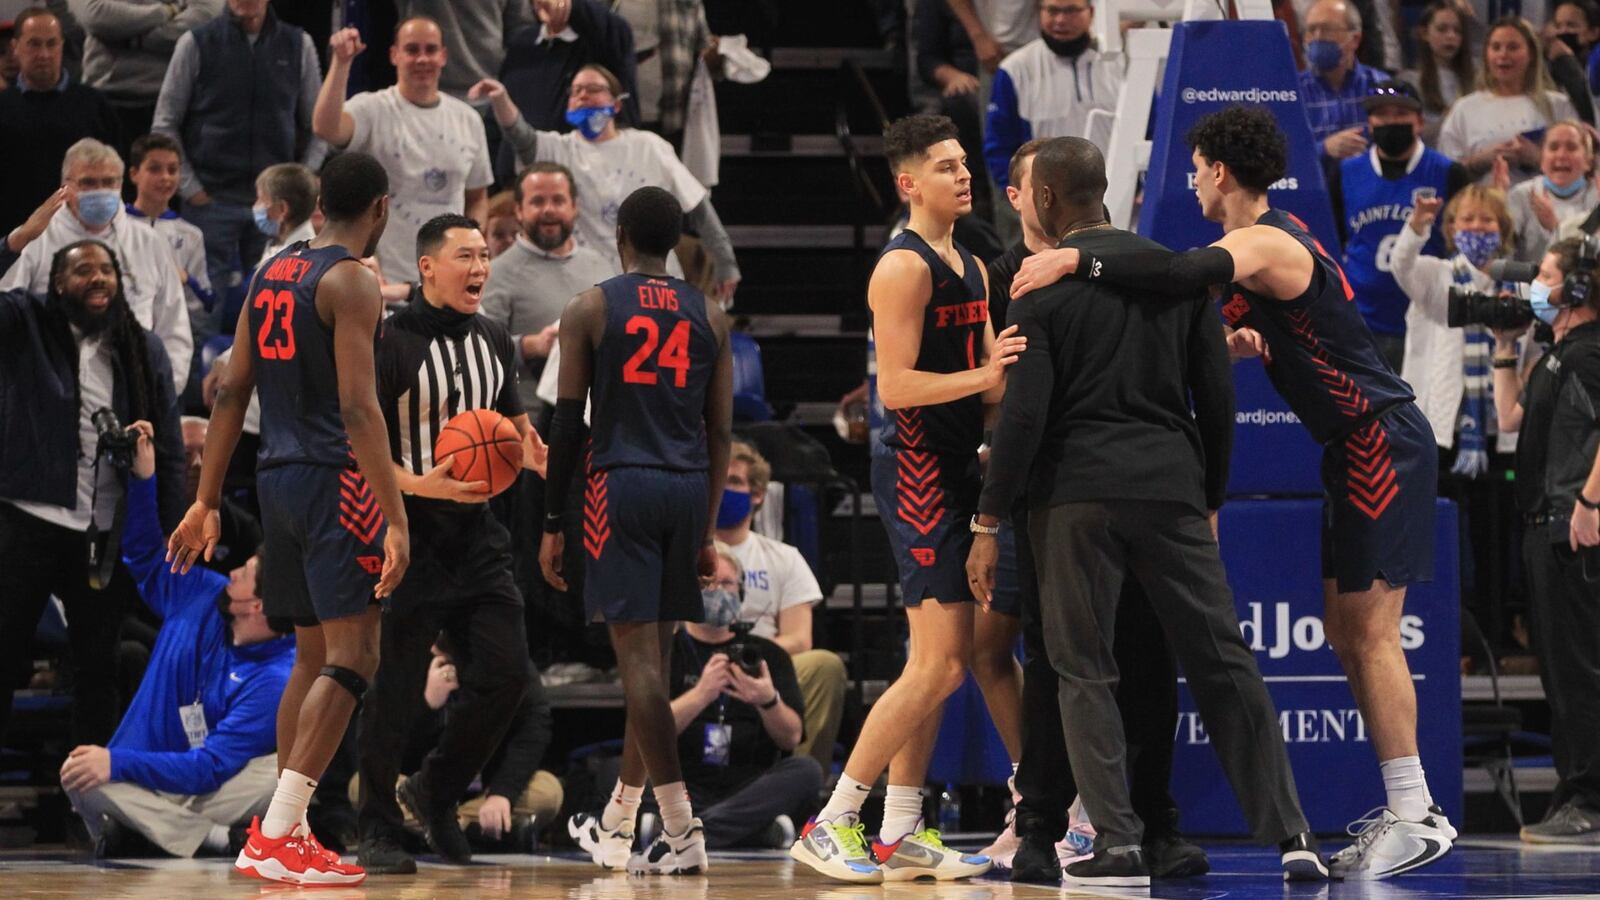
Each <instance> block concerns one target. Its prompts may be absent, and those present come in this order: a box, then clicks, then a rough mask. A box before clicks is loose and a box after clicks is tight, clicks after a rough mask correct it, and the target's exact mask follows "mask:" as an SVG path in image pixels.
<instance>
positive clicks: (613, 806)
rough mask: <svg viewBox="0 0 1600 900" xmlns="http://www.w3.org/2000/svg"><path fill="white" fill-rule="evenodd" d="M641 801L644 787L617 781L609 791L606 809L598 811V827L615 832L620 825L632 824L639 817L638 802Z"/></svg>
mask: <svg viewBox="0 0 1600 900" xmlns="http://www.w3.org/2000/svg"><path fill="white" fill-rule="evenodd" d="M643 799H644V785H642V784H641V785H639V786H638V787H634V786H632V785H628V784H623V783H622V779H620V778H619V779H617V786H616V787H614V788H612V789H611V799H610V800H608V801H606V808H605V809H603V810H601V811H600V827H601V828H604V829H605V830H607V831H616V830H617V828H618V827H620V826H621V825H622V823H624V822H633V821H634V820H635V819H637V818H638V817H639V801H640V800H643Z"/></svg>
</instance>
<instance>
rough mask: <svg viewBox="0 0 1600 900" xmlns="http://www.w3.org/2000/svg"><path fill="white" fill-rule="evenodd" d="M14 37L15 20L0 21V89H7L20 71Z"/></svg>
mask: <svg viewBox="0 0 1600 900" xmlns="http://www.w3.org/2000/svg"><path fill="white" fill-rule="evenodd" d="M16 38H17V26H16V21H15V20H12V19H7V20H6V21H4V22H0V91H4V90H9V89H10V87H11V82H13V81H15V80H16V78H17V75H18V74H19V73H20V72H21V71H22V63H21V61H19V60H18V59H17V40H16Z"/></svg>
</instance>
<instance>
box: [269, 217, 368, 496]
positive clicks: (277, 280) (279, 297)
mask: <svg viewBox="0 0 1600 900" xmlns="http://www.w3.org/2000/svg"><path fill="white" fill-rule="evenodd" d="M347 259H353V257H352V256H351V255H350V252H349V251H348V250H346V249H345V248H343V247H340V246H337V245H335V246H330V247H312V246H310V245H309V244H307V243H304V242H302V243H298V244H293V245H291V246H290V247H288V248H287V249H286V250H284V251H283V252H282V253H279V254H278V255H277V256H274V257H273V258H272V259H271V260H269V261H268V262H267V263H266V264H265V265H264V266H263V267H262V269H261V272H260V276H259V277H258V278H257V279H256V282H255V284H254V286H253V287H251V291H252V293H251V295H250V296H249V297H247V298H245V312H246V314H247V315H248V316H249V317H250V336H251V338H252V341H251V345H250V351H251V352H252V353H254V354H255V370H256V397H257V398H259V400H260V401H261V453H260V455H259V456H258V457H257V460H258V461H257V464H256V466H257V468H258V469H266V468H270V467H272V466H281V465H284V464H287V463H310V464H312V465H323V466H339V467H341V468H342V467H345V466H348V465H350V439H349V438H348V437H347V436H346V435H345V431H344V417H343V416H342V415H340V413H339V376H338V374H337V371H336V369H335V366H334V362H333V329H332V328H330V327H329V326H328V325H326V324H325V323H324V322H323V321H322V317H321V316H318V315H317V284H318V283H319V282H320V281H321V280H322V276H323V274H324V273H326V272H327V271H328V269H330V268H332V267H333V266H334V264H336V263H339V262H342V261H344V260H347Z"/></svg>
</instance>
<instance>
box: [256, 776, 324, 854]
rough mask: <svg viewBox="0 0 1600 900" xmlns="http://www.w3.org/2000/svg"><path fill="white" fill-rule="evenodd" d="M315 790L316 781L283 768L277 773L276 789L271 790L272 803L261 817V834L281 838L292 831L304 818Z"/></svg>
mask: <svg viewBox="0 0 1600 900" xmlns="http://www.w3.org/2000/svg"><path fill="white" fill-rule="evenodd" d="M316 790H317V783H316V781H314V780H312V779H311V778H309V777H307V776H305V775H301V774H300V773H299V772H296V771H295V770H293V769H284V770H283V772H281V773H280V774H279V775H278V789H277V790H276V791H273V792H272V805H271V806H269V807H267V814H266V815H265V816H263V817H262V818H261V836H262V837H268V838H281V837H283V836H284V835H286V834H288V833H289V832H291V831H293V830H294V829H295V827H296V826H298V825H299V824H300V822H301V820H303V819H304V818H305V814H306V808H307V807H309V806H310V805H311V795H312V794H313V793H315V792H316Z"/></svg>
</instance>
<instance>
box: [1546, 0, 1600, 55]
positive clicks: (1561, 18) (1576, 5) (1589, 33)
mask: <svg viewBox="0 0 1600 900" xmlns="http://www.w3.org/2000/svg"><path fill="white" fill-rule="evenodd" d="M1545 30H1546V32H1547V38H1554V39H1556V40H1559V41H1561V42H1562V43H1564V44H1566V45H1567V49H1569V50H1571V51H1572V53H1573V55H1574V56H1576V57H1578V60H1579V61H1580V62H1581V63H1582V64H1583V65H1584V68H1585V69H1587V68H1588V67H1589V65H1590V62H1591V61H1592V59H1593V56H1592V55H1591V51H1593V50H1594V46H1595V43H1596V42H1597V41H1600V6H1596V5H1595V3H1594V2H1593V0H1560V2H1558V3H1557V4H1556V5H1555V8H1554V9H1551V10H1550V18H1549V19H1548V20H1546V22H1545Z"/></svg>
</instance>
